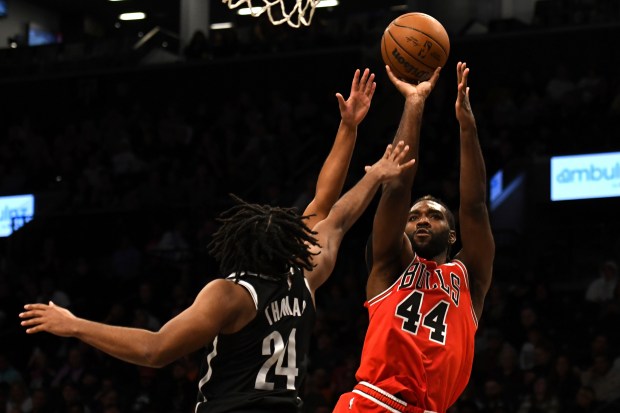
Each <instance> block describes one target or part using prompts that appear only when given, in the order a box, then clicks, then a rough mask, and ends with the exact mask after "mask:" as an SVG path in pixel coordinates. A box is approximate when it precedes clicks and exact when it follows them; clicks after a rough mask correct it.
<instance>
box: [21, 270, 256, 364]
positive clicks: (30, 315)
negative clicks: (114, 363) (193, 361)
mask: <svg viewBox="0 0 620 413" xmlns="http://www.w3.org/2000/svg"><path fill="white" fill-rule="evenodd" d="M246 294H247V293H246V292H245V291H243V289H242V288H238V287H237V286H236V285H235V284H233V283H230V282H228V281H225V280H214V281H212V282H211V283H209V284H207V285H206V286H205V287H204V288H203V289H202V291H201V292H200V293H199V294H198V296H197V297H196V299H195V300H194V303H193V304H192V305H191V306H190V307H188V308H187V309H185V310H184V311H183V312H181V313H180V314H179V315H177V316H176V317H174V318H173V319H171V320H170V321H168V322H167V323H166V324H165V325H164V326H162V328H161V329H160V330H159V331H149V330H145V329H141V328H131V327H122V326H113V325H108V324H103V323H99V322H96V321H91V320H87V319H84V318H79V317H76V316H75V315H73V314H72V313H71V312H70V311H69V310H67V309H65V308H62V307H60V306H57V305H55V304H54V303H52V302H51V301H50V302H49V304H43V303H37V304H26V305H25V306H24V311H23V312H22V313H20V314H19V317H20V318H21V319H22V322H21V325H22V326H23V327H25V328H26V333H28V334H34V333H40V332H47V333H50V334H54V335H56V336H60V337H74V338H77V339H79V340H81V341H83V342H84V343H86V344H88V345H91V346H93V347H95V348H97V349H99V350H101V351H103V352H105V353H107V354H109V355H111V356H113V357H116V358H118V359H120V360H123V361H126V362H128V363H132V364H137V365H141V366H148V367H163V366H165V365H167V364H169V363H171V362H173V361H174V360H177V359H178V358H180V357H182V356H185V355H187V354H190V353H192V352H194V351H196V350H199V349H200V348H202V347H204V346H205V345H207V344H209V343H211V342H212V341H213V339H214V338H215V336H217V334H219V333H220V332H221V331H225V329H226V328H230V327H231V326H233V327H234V325H235V323H236V322H238V321H239V320H241V319H243V317H242V316H243V315H244V314H243V312H244V311H247V305H244V304H243V303H244V300H247V297H246ZM246 318H247V315H246Z"/></svg>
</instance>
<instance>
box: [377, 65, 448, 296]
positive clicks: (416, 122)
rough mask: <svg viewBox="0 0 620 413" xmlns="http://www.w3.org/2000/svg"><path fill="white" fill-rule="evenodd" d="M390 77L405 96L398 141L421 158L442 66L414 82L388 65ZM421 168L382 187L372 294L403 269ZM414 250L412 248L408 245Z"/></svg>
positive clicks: (416, 156)
mask: <svg viewBox="0 0 620 413" xmlns="http://www.w3.org/2000/svg"><path fill="white" fill-rule="evenodd" d="M385 68H386V70H387V74H388V77H389V78H390V80H391V81H392V83H393V84H394V86H395V87H396V89H397V90H398V91H399V92H400V93H401V94H402V95H403V97H404V98H405V104H404V109H403V113H402V116H401V120H400V123H399V126H398V130H397V131H396V135H395V137H394V141H395V142H397V141H401V140H402V141H404V142H405V144H406V145H408V146H409V147H410V150H409V153H408V154H407V158H406V160H409V159H416V160H419V156H418V155H419V146H420V129H421V125H422V115H423V113H424V105H425V102H426V99H427V98H428V96H429V95H430V93H431V91H432V90H433V88H434V87H435V84H436V83H437V80H438V79H439V72H440V70H441V68H437V69H436V70H435V72H434V73H433V76H432V77H431V78H430V79H429V80H428V81H424V82H420V83H418V84H412V83H408V82H405V81H403V80H400V79H398V78H397V77H396V76H395V75H394V73H393V72H392V71H391V70H390V67H389V66H387V65H386V67H385ZM416 170H417V162H416V165H415V166H414V167H413V168H411V169H410V170H408V171H407V172H406V173H404V174H402V175H401V176H399V177H398V178H397V179H394V180H391V181H389V182H388V183H386V184H385V185H383V188H382V191H383V192H382V194H381V199H380V201H379V205H378V207H377V212H376V214H375V218H374V223H373V230H372V231H373V232H372V254H371V256H372V268H371V271H370V277H369V280H368V285H367V291H366V292H367V296H368V298H371V297H374V296H375V295H376V294H378V293H379V292H381V291H383V290H385V289H386V288H387V287H388V286H389V285H390V284H391V282H392V278H393V277H394V276H396V274H398V273H400V269H401V266H402V264H401V261H402V259H401V257H402V253H401V251H402V248H401V247H402V243H403V242H407V241H406V238H405V236H404V232H405V225H406V224H407V216H408V212H409V207H410V204H411V186H412V185H413V180H414V178H415V173H416ZM408 250H409V251H411V248H409V249H408Z"/></svg>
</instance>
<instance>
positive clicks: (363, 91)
mask: <svg viewBox="0 0 620 413" xmlns="http://www.w3.org/2000/svg"><path fill="white" fill-rule="evenodd" d="M360 73H361V72H360V70H359V69H357V70H356V71H355V74H354V75H353V81H352V82H351V92H350V94H349V98H348V99H347V100H344V97H343V96H342V94H340V93H336V99H338V107H339V108H340V116H341V118H342V122H344V123H346V124H348V125H350V126H353V127H357V126H358V125H359V124H360V123H361V122H362V120H364V118H365V117H366V114H367V113H368V109H370V102H371V101H372V97H373V95H374V94H375V89H376V87H377V84H376V83H375V74H374V73H370V69H365V70H364V73H361V75H360Z"/></svg>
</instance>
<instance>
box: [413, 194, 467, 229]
mask: <svg viewBox="0 0 620 413" xmlns="http://www.w3.org/2000/svg"><path fill="white" fill-rule="evenodd" d="M420 201H433V202H437V203H438V204H439V205H441V206H442V207H444V208H445V209H446V219H447V220H448V225H449V226H450V229H451V230H455V229H456V220H455V219H454V214H453V213H452V211H451V210H450V208H449V207H448V205H447V204H446V203H445V202H443V201H442V200H441V199H439V198H437V197H434V196H432V195H424V196H421V197H420V198H418V199H416V200H415V202H414V203H413V204H411V207H412V208H413V206H414V205H415V204H417V203H418V202H420Z"/></svg>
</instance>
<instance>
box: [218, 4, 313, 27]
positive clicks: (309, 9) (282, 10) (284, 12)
mask: <svg viewBox="0 0 620 413" xmlns="http://www.w3.org/2000/svg"><path fill="white" fill-rule="evenodd" d="M293 2H294V4H292V3H293ZM320 2H321V0H222V3H226V4H227V5H228V8H229V9H231V10H232V9H242V8H243V9H246V10H247V14H250V15H252V16H254V17H258V16H260V15H262V14H263V13H265V12H267V15H268V16H269V20H270V21H271V23H273V24H275V25H279V24H283V23H287V24H288V25H289V26H291V27H294V28H298V27H300V26H302V25H303V26H309V25H310V23H311V22H312V16H314V9H315V8H316V6H317V5H318V4H319V3H320Z"/></svg>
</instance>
